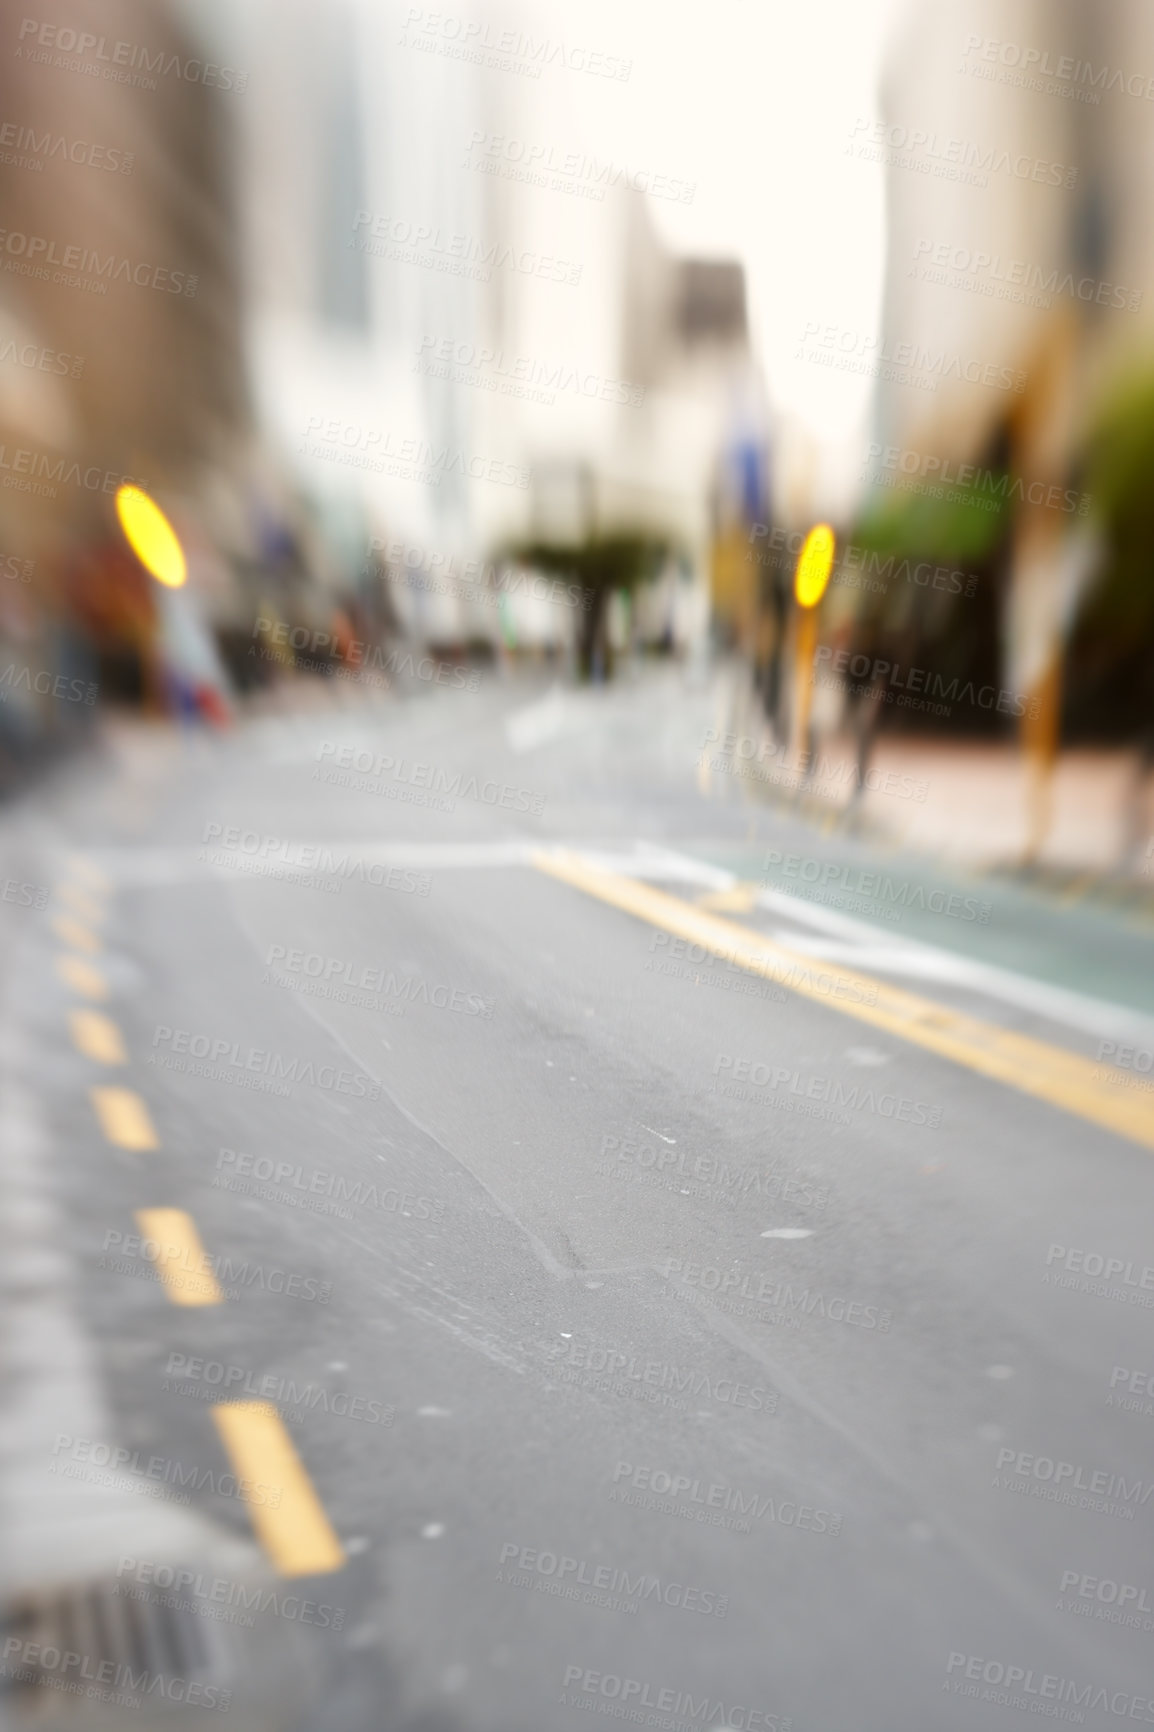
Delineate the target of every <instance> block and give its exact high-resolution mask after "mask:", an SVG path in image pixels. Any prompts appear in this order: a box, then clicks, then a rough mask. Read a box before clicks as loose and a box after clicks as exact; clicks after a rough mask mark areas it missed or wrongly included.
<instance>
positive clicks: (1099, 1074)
mask: <svg viewBox="0 0 1154 1732" xmlns="http://www.w3.org/2000/svg"><path fill="white" fill-rule="evenodd" d="M534 864H535V865H536V866H537V867H538V868H539V870H540V871H542V872H548V873H550V874H551V875H552V876H553V877H554V878H560V879H561V880H562V881H563V882H564V883H566V884H571V885H573V886H574V888H576V889H578V890H584V891H585V892H586V893H587V894H588V895H590V896H596V897H598V898H599V899H600V900H601V901H602V902H607V903H609V904H610V905H611V906H612V907H614V908H619V909H621V910H622V911H623V912H625V913H627V914H633V915H635V916H636V917H637V918H638V919H639V920H645V921H647V922H648V923H649V925H651V926H656V927H659V928H660V929H661V930H662V931H665V932H670V933H673V934H674V935H675V936H677V937H678V938H685V939H688V940H689V942H690V943H691V944H697V945H700V946H701V947H702V948H703V949H704V950H706V951H708V952H709V953H710V954H711V955H713V956H723V957H726V958H728V959H729V960H730V961H732V962H733V963H734V965H735V966H737V967H738V968H743V969H745V970H746V971H747V972H748V973H750V974H758V975H761V976H762V977H763V978H764V979H766V980H774V981H777V982H779V983H780V984H781V985H783V986H786V987H788V988H789V990H790V991H791V992H796V993H798V994H800V995H801V996H802V997H803V998H812V999H817V1000H819V1001H820V1002H822V1003H824V1004H827V1005H828V1006H829V1008H830V1009H831V1010H837V1011H840V1012H841V1013H842V1014H843V1015H844V1016H852V1017H855V1018H856V1019H857V1020H858V1021H859V1022H866V1023H870V1024H871V1025H872V1026H873V1027H874V1028H884V1029H885V1030H886V1031H887V1032H888V1033H889V1034H893V1035H896V1036H897V1037H898V1038H899V1039H901V1040H908V1041H911V1042H913V1044H914V1045H916V1046H922V1047H925V1048H926V1049H927V1050H928V1051H930V1052H935V1053H938V1054H939V1055H941V1056H942V1057H943V1058H950V1059H953V1060H954V1062H955V1063H956V1064H961V1065H965V1066H967V1067H968V1068H969V1069H970V1070H973V1071H977V1072H978V1073H979V1074H980V1075H982V1076H987V1077H993V1078H994V1079H995V1080H996V1081H998V1082H1002V1083H1007V1084H1008V1085H1009V1086H1010V1087H1011V1088H1016V1089H1021V1090H1022V1091H1023V1092H1024V1093H1026V1094H1031V1095H1035V1096H1037V1098H1038V1099H1039V1100H1044V1101H1046V1102H1048V1103H1049V1105H1050V1106H1055V1107H1060V1108H1062V1109H1064V1110H1065V1111H1066V1112H1071V1113H1076V1114H1077V1115H1078V1116H1079V1117H1080V1118H1084V1119H1089V1120H1090V1121H1091V1122H1092V1123H1094V1124H1098V1125H1103V1126H1105V1128H1106V1129H1107V1130H1111V1131H1115V1132H1117V1134H1118V1135H1119V1136H1123V1137H1129V1138H1131V1139H1132V1140H1133V1141H1134V1142H1136V1143H1142V1144H1144V1145H1145V1146H1146V1147H1147V1148H1150V1149H1154V1094H1152V1095H1148V1096H1146V1097H1145V1098H1143V1097H1142V1096H1141V1095H1138V1094H1135V1093H1134V1092H1132V1091H1131V1090H1129V1089H1128V1088H1127V1083H1128V1082H1131V1081H1132V1080H1133V1079H1132V1078H1129V1077H1127V1075H1126V1073H1125V1072H1124V1071H1120V1070H1115V1069H1113V1068H1112V1067H1111V1066H1109V1065H1098V1064H1094V1063H1092V1062H1091V1060H1090V1059H1087V1058H1083V1057H1082V1056H1081V1055H1080V1054H1079V1053H1075V1052H1070V1051H1068V1050H1067V1049H1066V1048H1064V1047H1058V1046H1050V1045H1048V1044H1047V1043H1046V1042H1045V1041H1041V1040H1034V1039H1032V1038H1031V1037H1030V1036H1029V1035H1024V1034H1016V1033H1014V1031H1013V1030H1011V1029H1006V1028H1001V1027H999V1026H998V1024H997V1023H991V1022H983V1021H981V1019H980V1018H978V1017H976V1016H966V1015H965V1014H964V1013H963V1012H961V1011H957V1010H951V1009H950V1008H949V1007H948V1006H947V1005H942V1004H935V1003H934V1002H933V1000H932V999H928V998H922V997H920V996H919V995H918V994H917V993H913V992H906V991H905V990H904V988H902V987H897V986H890V985H889V984H888V983H887V982H884V981H879V980H874V979H871V978H870V976H868V975H865V974H858V973H855V972H853V971H851V970H848V969H842V968H839V969H838V971H837V973H836V975H834V974H831V972H830V971H828V970H825V969H824V968H823V965H822V964H821V963H820V961H815V960H814V958H813V957H809V956H805V955H803V954H801V953H800V952H796V951H792V950H789V949H787V948H786V947H785V945H782V944H778V943H777V942H776V941H775V940H773V939H770V938H767V937H765V935H764V934H763V933H760V932H757V931H754V930H753V929H752V928H750V927H748V926H737V925H735V924H734V923H733V922H732V921H728V920H719V919H718V918H717V916H716V915H714V914H708V913H706V912H705V911H704V910H703V909H701V908H695V907H694V906H693V905H692V904H691V903H688V902H682V901H680V900H679V899H678V898H677V897H676V896H668V895H666V894H665V892H664V891H662V890H654V889H653V888H652V886H650V885H648V884H641V883H638V882H637V881H636V880H635V879H632V878H624V877H621V876H620V875H619V874H617V873H614V872H604V871H602V870H601V868H600V867H598V866H594V865H593V864H592V863H591V862H590V861H588V860H586V859H584V858H583V857H582V856H581V855H580V854H574V853H570V852H569V851H568V850H566V849H558V850H557V851H556V852H550V853H546V852H544V851H542V852H540V853H538V854H536V855H535V856H534Z"/></svg>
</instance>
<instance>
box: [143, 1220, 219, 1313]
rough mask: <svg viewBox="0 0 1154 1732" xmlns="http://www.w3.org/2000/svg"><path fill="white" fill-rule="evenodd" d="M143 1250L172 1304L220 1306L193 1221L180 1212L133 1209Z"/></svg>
mask: <svg viewBox="0 0 1154 1732" xmlns="http://www.w3.org/2000/svg"><path fill="white" fill-rule="evenodd" d="M136 1220H137V1224H138V1225H139V1227H140V1231H141V1234H142V1236H143V1238H144V1241H145V1244H144V1249H145V1251H146V1252H147V1254H148V1256H150V1257H151V1258H152V1261H153V1262H154V1263H155V1264H156V1268H157V1273H158V1274H159V1276H160V1279H161V1281H162V1282H163V1283H164V1290H165V1292H166V1293H167V1294H168V1297H169V1298H170V1299H171V1300H172V1303H173V1304H174V1305H222V1304H223V1303H224V1294H223V1293H222V1292H221V1290H220V1287H219V1286H218V1284H217V1279H216V1276H215V1275H214V1274H213V1272H212V1269H211V1267H210V1266H209V1259H208V1253H207V1252H206V1251H205V1249H204V1246H203V1245H202V1244H201V1242H200V1234H199V1233H198V1232H197V1230H196V1222H195V1221H194V1220H193V1218H192V1216H191V1215H186V1214H185V1212H184V1210H183V1209H137V1211H136Z"/></svg>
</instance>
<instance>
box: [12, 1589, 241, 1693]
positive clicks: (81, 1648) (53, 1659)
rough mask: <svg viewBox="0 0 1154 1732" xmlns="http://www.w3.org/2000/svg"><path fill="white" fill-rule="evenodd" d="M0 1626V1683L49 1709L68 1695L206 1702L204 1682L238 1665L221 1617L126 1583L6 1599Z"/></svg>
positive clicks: (225, 1677) (217, 1684) (226, 1675)
mask: <svg viewBox="0 0 1154 1732" xmlns="http://www.w3.org/2000/svg"><path fill="white" fill-rule="evenodd" d="M205 1610H206V1612H207V1610H208V1607H207V1606H206V1607H205ZM0 1629H2V1632H3V1639H2V1641H0V1654H2V1656H3V1664H2V1666H0V1687H3V1688H4V1689H5V1690H7V1691H10V1692H12V1693H13V1694H14V1695H15V1696H16V1697H17V1698H18V1700H19V1704H20V1707H21V1709H22V1710H24V1711H28V1710H31V1709H33V1708H34V1707H35V1703H36V1701H37V1699H39V1700H40V1701H41V1702H42V1703H43V1704H44V1707H45V1710H46V1711H48V1704H49V1701H51V1702H52V1703H54V1704H55V1703H59V1702H60V1701H61V1700H62V1699H64V1698H67V1697H72V1698H74V1699H76V1700H77V1701H83V1700H86V1699H87V1700H92V1699H94V1698H95V1699H101V1698H103V1699H105V1700H109V1701H112V1700H115V1699H116V1698H117V1697H124V1698H127V1697H131V1698H138V1697H139V1698H143V1699H145V1700H148V1701H154V1702H156V1703H157V1704H158V1705H160V1704H161V1703H163V1702H171V1703H174V1704H179V1703H181V1702H185V1701H190V1700H191V1701H193V1702H196V1701H201V1702H203V1701H204V1694H205V1692H206V1690H212V1691H221V1690H223V1689H226V1688H227V1687H228V1684H229V1681H230V1679H231V1677H232V1676H233V1672H234V1667H233V1664H232V1661H233V1655H232V1653H231V1651H230V1647H229V1644H228V1641H227V1638H226V1636H225V1633H224V1631H223V1630H222V1629H221V1626H220V1625H219V1623H216V1622H214V1621H212V1620H211V1619H210V1618H208V1617H201V1616H198V1614H197V1612H196V1610H195V1609H193V1608H192V1607H191V1606H187V1605H173V1604H171V1603H166V1597H163V1596H159V1595H158V1594H157V1592H156V1590H155V1589H148V1588H131V1587H130V1586H129V1585H128V1584H127V1583H121V1582H111V1581H107V1580H103V1581H98V1582H89V1583H84V1584H80V1585H77V1586H73V1587H67V1588H64V1589H58V1590H56V1591H54V1592H52V1593H50V1594H42V1595H28V1596H25V1597H23V1598H21V1599H20V1600H18V1601H14V1602H13V1603H11V1604H10V1605H9V1606H8V1607H6V1608H5V1611H4V1615H3V1619H2V1622H0ZM206 1705H209V1704H206ZM51 1711H53V1712H54V1711H55V1709H53V1710H51Z"/></svg>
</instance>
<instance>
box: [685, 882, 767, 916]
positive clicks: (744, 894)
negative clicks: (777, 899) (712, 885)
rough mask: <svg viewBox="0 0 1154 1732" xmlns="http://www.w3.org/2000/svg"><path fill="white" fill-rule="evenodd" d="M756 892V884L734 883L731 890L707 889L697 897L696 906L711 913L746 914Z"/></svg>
mask: <svg viewBox="0 0 1154 1732" xmlns="http://www.w3.org/2000/svg"><path fill="white" fill-rule="evenodd" d="M758 894H759V890H758V886H757V885H756V884H735V885H734V886H733V888H732V889H731V890H707V891H706V892H705V895H704V896H699V897H698V898H697V906H698V907H699V908H708V909H709V910H710V912H711V913H712V914H748V913H749V911H750V909H751V908H752V907H753V905H754V903H755V902H756V901H757V898H758Z"/></svg>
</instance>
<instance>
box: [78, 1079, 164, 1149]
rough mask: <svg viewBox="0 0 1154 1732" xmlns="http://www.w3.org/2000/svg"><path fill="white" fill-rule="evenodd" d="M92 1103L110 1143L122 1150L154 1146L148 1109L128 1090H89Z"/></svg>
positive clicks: (157, 1146) (155, 1138)
mask: <svg viewBox="0 0 1154 1732" xmlns="http://www.w3.org/2000/svg"><path fill="white" fill-rule="evenodd" d="M90 1092H91V1095H92V1104H93V1106H94V1107H95V1108H96V1116H97V1118H98V1119H99V1120H100V1126H101V1129H102V1130H103V1132H104V1134H105V1136H106V1137H107V1138H108V1140H109V1142H110V1143H116V1144H117V1145H118V1146H119V1147H120V1148H122V1149H158V1148H159V1147H160V1139H159V1138H158V1137H157V1134H156V1132H155V1130H154V1129H153V1128H152V1120H151V1119H150V1118H149V1116H148V1108H147V1107H146V1106H145V1104H144V1102H143V1101H142V1100H141V1098H140V1096H139V1095H138V1094H134V1093H133V1091H132V1090H131V1089H92V1090H91V1091H90Z"/></svg>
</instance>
